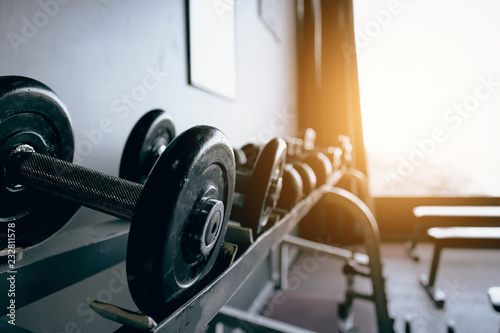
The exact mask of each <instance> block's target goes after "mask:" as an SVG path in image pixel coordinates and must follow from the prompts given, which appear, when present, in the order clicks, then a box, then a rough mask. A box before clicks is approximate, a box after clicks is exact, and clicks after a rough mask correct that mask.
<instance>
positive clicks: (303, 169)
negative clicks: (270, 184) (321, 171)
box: [292, 161, 316, 196]
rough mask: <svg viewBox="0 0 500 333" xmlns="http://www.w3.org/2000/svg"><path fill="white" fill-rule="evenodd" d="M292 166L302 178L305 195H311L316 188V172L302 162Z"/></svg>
mask: <svg viewBox="0 0 500 333" xmlns="http://www.w3.org/2000/svg"><path fill="white" fill-rule="evenodd" d="M292 164H293V167H294V168H295V170H297V171H298V172H299V175H300V177H301V178H302V185H303V191H304V195H305V196H306V195H309V193H311V192H312V191H313V190H314V189H315V188H316V175H315V174H314V170H313V169H312V168H311V167H310V166H309V165H307V164H305V163H302V162H298V161H294V162H293V163H292Z"/></svg>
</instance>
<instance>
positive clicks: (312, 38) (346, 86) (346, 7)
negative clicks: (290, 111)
mask: <svg viewBox="0 0 500 333" xmlns="http://www.w3.org/2000/svg"><path fill="white" fill-rule="evenodd" d="M302 3H303V6H302V5H301V4H302ZM300 8H303V9H302V10H301V9H300ZM318 9H320V13H318ZM297 27H298V34H297V35H298V39H299V40H298V44H297V45H298V57H299V58H298V63H299V69H298V72H299V87H298V91H299V128H305V127H312V128H313V129H315V130H316V132H317V138H316V142H317V146H322V147H327V146H338V145H339V142H338V136H339V135H340V134H344V135H348V136H349V137H350V138H351V142H352V144H353V146H354V154H353V165H352V166H353V167H355V168H356V169H358V170H361V171H362V172H365V173H366V161H365V150H364V143H363V132H362V124H361V111H360V102H359V85H358V70H357V59H356V53H355V44H354V17H353V4H352V0H323V1H318V0H303V2H302V0H299V1H298V24H297ZM319 30H320V31H319ZM318 34H320V35H321V36H320V37H319V36H318ZM318 52H319V53H318Z"/></svg>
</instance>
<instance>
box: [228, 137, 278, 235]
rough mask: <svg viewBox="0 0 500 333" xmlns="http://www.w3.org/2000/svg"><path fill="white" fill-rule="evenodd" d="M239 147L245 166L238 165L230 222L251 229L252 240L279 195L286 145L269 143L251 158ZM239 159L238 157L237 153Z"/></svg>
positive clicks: (261, 228)
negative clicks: (238, 223)
mask: <svg viewBox="0 0 500 333" xmlns="http://www.w3.org/2000/svg"><path fill="white" fill-rule="evenodd" d="M247 148H248V146H244V147H242V151H243V152H244V154H245V157H244V158H243V157H241V158H239V160H240V161H241V160H242V159H246V163H244V164H242V165H238V167H237V170H236V187H235V195H234V201H233V207H232V211H231V220H234V221H237V222H240V223H241V225H242V226H244V227H248V228H251V229H252V231H253V235H254V236H259V235H260V234H262V233H263V232H264V231H265V230H266V227H267V223H268V221H269V218H270V217H271V214H272V212H273V210H274V209H275V208H276V205H277V203H278V199H279V196H280V193H281V192H282V184H283V172H284V167H285V159H286V143H285V141H283V140H282V139H278V138H275V139H272V140H271V141H269V142H268V143H267V144H266V145H265V146H264V148H263V149H262V150H260V148H259V152H256V153H255V154H254V155H253V154H252V153H249V154H247V153H248V150H247V151H245V150H246V149H247ZM237 155H239V153H237Z"/></svg>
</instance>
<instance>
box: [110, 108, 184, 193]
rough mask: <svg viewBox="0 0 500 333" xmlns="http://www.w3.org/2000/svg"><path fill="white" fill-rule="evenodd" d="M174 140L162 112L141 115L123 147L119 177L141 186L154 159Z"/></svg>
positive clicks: (173, 135)
mask: <svg viewBox="0 0 500 333" xmlns="http://www.w3.org/2000/svg"><path fill="white" fill-rule="evenodd" d="M174 137H175V127H174V123H173V122H172V120H171V119H170V116H169V115H168V114H167V113H165V112H164V111H162V110H153V111H150V112H148V113H146V114H145V115H144V116H142V118H141V119H139V121H138V122H137V124H136V125H135V126H134V128H133V129H132V132H131V133H130V135H129V137H128V140H127V143H126V144H125V148H124V150H123V155H122V160H121V163H120V178H124V179H127V180H130V181H133V182H136V183H140V184H144V182H145V181H146V179H147V178H148V175H149V173H150V172H151V169H152V168H153V165H154V164H155V162H156V160H157V159H158V157H159V156H160V155H161V153H162V152H163V150H164V149H165V148H166V146H167V145H168V144H169V143H170V141H172V139H173V138H174Z"/></svg>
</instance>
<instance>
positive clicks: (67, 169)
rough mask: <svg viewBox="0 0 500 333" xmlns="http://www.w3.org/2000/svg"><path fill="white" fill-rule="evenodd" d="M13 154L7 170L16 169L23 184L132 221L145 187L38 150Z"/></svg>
mask: <svg viewBox="0 0 500 333" xmlns="http://www.w3.org/2000/svg"><path fill="white" fill-rule="evenodd" d="M11 158H16V159H17V161H16V162H15V163H14V164H13V167H10V168H9V170H8V171H7V172H12V175H10V179H13V177H14V179H15V180H16V182H19V184H20V185H23V186H26V187H32V188H36V189H38V190H40V191H43V192H47V193H50V194H53V195H55V196H58V197H60V198H64V199H66V200H69V201H72V202H75V203H78V204H81V205H83V206H85V207H88V208H91V209H94V210H97V211H100V212H103V213H106V214H109V215H113V216H115V217H118V218H121V219H124V220H128V221H131V220H132V217H133V215H134V210H135V207H136V206H137V201H138V199H139V196H140V194H141V192H142V189H143V187H144V186H143V185H142V184H138V183H134V182H131V181H128V180H124V179H121V178H118V177H113V176H110V175H107V174H104V173H102V172H98V171H95V170H91V169H88V168H85V167H82V166H79V165H75V164H73V163H69V162H66V161H63V160H60V159H57V158H54V157H50V156H47V155H43V154H38V153H36V152H19V153H16V157H11ZM11 165H12V164H11ZM16 173H17V174H16Z"/></svg>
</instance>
